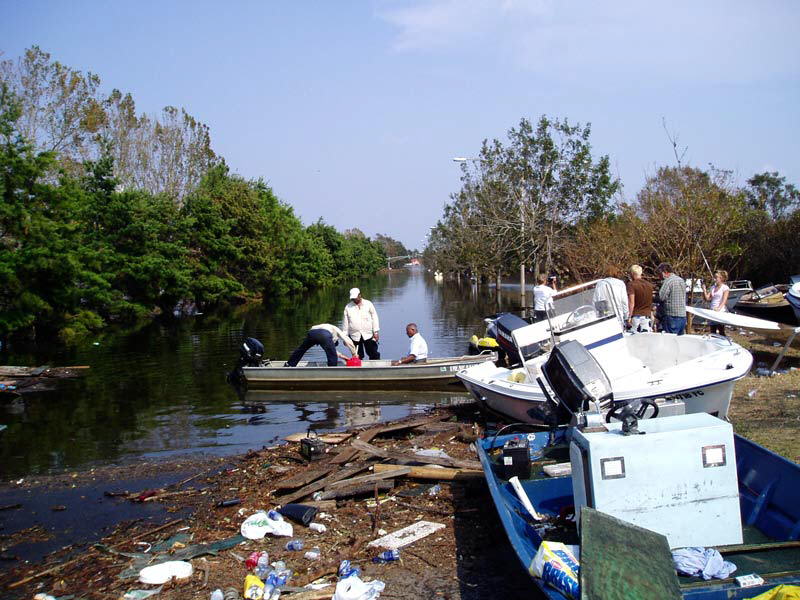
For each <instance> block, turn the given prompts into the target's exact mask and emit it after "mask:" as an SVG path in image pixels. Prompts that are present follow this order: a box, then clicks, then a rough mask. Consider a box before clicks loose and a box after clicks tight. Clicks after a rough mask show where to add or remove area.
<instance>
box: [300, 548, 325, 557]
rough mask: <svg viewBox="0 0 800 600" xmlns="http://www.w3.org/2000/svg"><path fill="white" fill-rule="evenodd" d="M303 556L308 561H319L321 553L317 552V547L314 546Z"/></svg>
mask: <svg viewBox="0 0 800 600" xmlns="http://www.w3.org/2000/svg"><path fill="white" fill-rule="evenodd" d="M303 556H305V557H306V558H307V559H308V560H319V557H320V556H322V553H321V552H320V551H319V548H318V547H317V546H314V547H313V548H312V549H311V550H309V551H308V552H306V553H305V554H304V555H303Z"/></svg>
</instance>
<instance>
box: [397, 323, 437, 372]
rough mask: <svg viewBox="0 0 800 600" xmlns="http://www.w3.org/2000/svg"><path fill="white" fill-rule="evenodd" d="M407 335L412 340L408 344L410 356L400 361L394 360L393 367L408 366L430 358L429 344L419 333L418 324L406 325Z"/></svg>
mask: <svg viewBox="0 0 800 600" xmlns="http://www.w3.org/2000/svg"><path fill="white" fill-rule="evenodd" d="M406 335H407V336H408V337H409V338H411V339H410V340H409V344H408V354H407V355H406V356H404V357H403V358H401V359H400V360H393V361H392V366H394V367H396V366H398V365H407V364H409V363H415V362H419V361H421V360H425V359H426V358H428V343H427V342H426V341H425V339H424V338H423V337H422V335H421V334H420V332H419V328H418V327H417V324H416V323H409V324H408V325H406Z"/></svg>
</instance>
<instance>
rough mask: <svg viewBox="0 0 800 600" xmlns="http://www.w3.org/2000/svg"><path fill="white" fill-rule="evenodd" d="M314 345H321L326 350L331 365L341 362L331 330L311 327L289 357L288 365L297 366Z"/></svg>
mask: <svg viewBox="0 0 800 600" xmlns="http://www.w3.org/2000/svg"><path fill="white" fill-rule="evenodd" d="M312 346H321V347H322V349H323V350H325V356H327V357H328V366H329V367H335V366H337V365H338V364H339V356H338V355H337V354H336V345H335V344H334V343H333V335H331V332H330V331H326V330H324V329H309V330H308V333H307V334H306V338H305V339H304V340H303V342H302V343H301V344H300V345H299V346H298V347H297V348H295V351H294V352H292V355H291V356H290V357H289V361H288V365H289V366H290V367H296V366H297V363H299V362H300V359H301V358H303V355H304V354H305V353H306V352H307V351H308V349H309V348H311V347H312Z"/></svg>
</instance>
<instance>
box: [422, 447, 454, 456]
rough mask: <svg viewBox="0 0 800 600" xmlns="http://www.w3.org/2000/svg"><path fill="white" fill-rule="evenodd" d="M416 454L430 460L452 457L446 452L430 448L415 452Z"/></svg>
mask: <svg viewBox="0 0 800 600" xmlns="http://www.w3.org/2000/svg"><path fill="white" fill-rule="evenodd" d="M414 454H416V455H417V456H425V457H428V458H450V456H449V455H448V454H447V452H445V451H444V450H440V449H439V448H428V449H425V450H414Z"/></svg>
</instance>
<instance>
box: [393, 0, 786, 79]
mask: <svg viewBox="0 0 800 600" xmlns="http://www.w3.org/2000/svg"><path fill="white" fill-rule="evenodd" d="M378 6H379V8H378V9H377V15H378V17H379V18H381V19H383V20H385V21H386V22H388V23H390V24H391V25H393V26H394V27H395V29H396V35H395V37H394V39H393V41H392V44H393V47H394V49H395V50H396V51H399V52H435V51H437V50H451V49H455V48H457V49H458V50H459V51H462V52H469V51H477V52H480V53H482V54H483V55H484V56H485V55H492V56H494V58H495V60H497V61H499V62H502V63H503V64H506V65H509V66H513V67H516V68H520V69H523V70H526V71H533V72H545V73H549V74H551V75H553V76H555V77H557V78H559V79H573V78H576V79H578V78H582V77H583V78H588V79H589V80H593V79H596V78H601V77H603V76H604V74H606V73H609V72H612V73H614V74H616V75H618V76H625V77H643V76H656V77H662V78H664V83H665V84H669V83H670V82H671V81H675V80H680V81H687V80H700V79H702V80H704V81H711V82H723V83H743V82H745V83H746V82H753V81H764V80H769V79H774V78H781V79H787V78H788V79H792V80H798V79H800V63H798V61H797V57H798V56H800V38H798V36H797V35H796V33H795V29H796V25H797V23H798V22H800V3H796V2H789V1H781V0H765V1H763V2H760V3H753V2H747V1H744V0H740V1H737V0H711V1H708V2H696V1H688V0H675V1H674V2H670V3H661V4H659V3H647V2H641V0H619V1H615V2H612V3H599V2H592V1H589V0H575V1H566V0H564V1H555V0H554V1H551V0H502V1H498V0H417V1H416V2H412V3H409V2H402V3H397V2H395V1H393V0H384V1H383V2H382V3H380V4H379V5H378Z"/></svg>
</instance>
